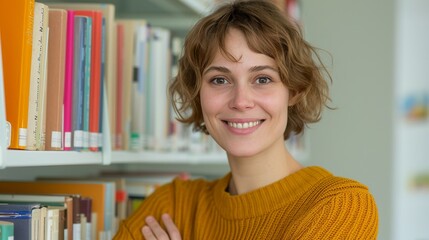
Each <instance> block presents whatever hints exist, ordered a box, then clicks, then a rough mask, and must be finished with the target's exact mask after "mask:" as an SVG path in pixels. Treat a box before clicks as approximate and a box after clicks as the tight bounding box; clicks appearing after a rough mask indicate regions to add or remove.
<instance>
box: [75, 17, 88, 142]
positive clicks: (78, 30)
mask: <svg viewBox="0 0 429 240" xmlns="http://www.w3.org/2000/svg"><path fill="white" fill-rule="evenodd" d="M90 22H91V19H90V18H89V17H84V16H75V25H74V26H75V31H74V32H75V35H74V79H73V114H72V119H73V121H72V126H73V149H74V150H82V149H83V147H84V135H85V134H84V111H85V110H84V108H85V85H86V82H89V77H88V74H86V73H85V72H86V68H87V64H90V63H87V61H88V57H89V62H91V61H90V55H91V54H88V51H87V42H88V38H90V36H88V32H89V34H91V31H88V30H87V28H88V25H89V26H90ZM88 67H89V66H88Z"/></svg>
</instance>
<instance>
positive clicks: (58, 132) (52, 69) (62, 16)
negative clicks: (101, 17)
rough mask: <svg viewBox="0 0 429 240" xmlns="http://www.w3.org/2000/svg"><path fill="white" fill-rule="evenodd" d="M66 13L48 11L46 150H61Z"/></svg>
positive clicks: (57, 10)
mask: <svg viewBox="0 0 429 240" xmlns="http://www.w3.org/2000/svg"><path fill="white" fill-rule="evenodd" d="M66 39H67V11H66V10H63V9H52V8H51V9H49V46H48V79H47V82H48V87H47V107H46V116H47V118H46V141H45V149H46V150H62V149H63V137H62V134H63V133H62V132H63V130H62V128H63V102H64V84H65V66H66V42H67V41H66Z"/></svg>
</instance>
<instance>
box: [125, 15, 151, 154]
mask: <svg viewBox="0 0 429 240" xmlns="http://www.w3.org/2000/svg"><path fill="white" fill-rule="evenodd" d="M149 33H150V27H149V24H148V23H146V22H145V21H144V20H142V21H141V23H140V25H139V26H138V27H137V29H136V33H135V34H136V36H135V39H136V41H135V47H134V49H135V51H134V71H133V83H132V92H131V98H132V99H131V104H132V108H131V114H132V115H131V129H130V132H131V133H130V134H131V136H130V144H129V145H130V149H131V150H134V151H141V150H143V148H144V142H143V134H144V125H145V108H144V107H145V105H146V103H145V101H146V99H145V89H144V86H145V82H146V81H148V79H147V75H148V65H149V36H150V34H149Z"/></svg>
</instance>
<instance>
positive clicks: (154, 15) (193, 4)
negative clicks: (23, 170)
mask: <svg viewBox="0 0 429 240" xmlns="http://www.w3.org/2000/svg"><path fill="white" fill-rule="evenodd" d="M40 2H42V3H51V2H58V1H57V0H54V1H52V0H41V1H40ZM66 2H78V3H79V2H82V3H84V2H85V1H83V0H76V1H75V0H73V1H66ZM93 2H94V3H111V4H114V5H115V7H116V16H117V17H118V18H137V17H140V18H141V17H144V18H145V19H147V20H148V22H150V23H151V24H153V25H154V26H161V27H165V28H168V29H171V30H173V31H174V33H175V34H176V35H184V34H186V31H187V30H188V29H189V28H190V27H191V26H192V24H194V23H195V21H197V20H198V19H199V18H200V17H201V15H203V14H205V13H206V12H207V11H208V9H211V6H212V5H213V4H214V1H212V0H205V1H197V0H174V1H171V0H162V1H160V0H157V1H153V0H145V1H137V0H126V1H118V0H107V1H106V0H104V1H101V0H95V1H93ZM3 61H4V60H3ZM0 73H1V71H0ZM2 77H3V76H2V74H0V115H1V116H0V125H1V126H6V119H5V115H6V114H5V112H6V111H5V110H6V109H5V95H4V85H3V79H2ZM105 96H106V95H105ZM103 105H104V109H107V107H106V106H107V100H106V99H104V103H103ZM108 120H109V118H108V113H107V111H104V114H103V122H104V123H105V124H104V129H103V146H104V147H103V150H102V151H101V152H77V151H27V150H11V149H7V148H6V147H5V146H7V141H8V137H7V135H8V130H7V128H1V129H0V169H7V168H9V169H10V168H15V167H42V166H64V165H77V166H80V165H101V166H102V165H111V164H128V163H139V164H140V163H148V164H158V163H160V164H168V163H173V164H193V165H198V164H216V165H219V164H220V165H223V164H226V156H225V155H224V154H222V153H213V154H211V153H204V154H200V153H188V152H156V151H141V152H131V151H112V146H111V142H110V141H109V139H111V136H110V131H108V128H107V127H106V125H107V124H108ZM106 123H107V124H106Z"/></svg>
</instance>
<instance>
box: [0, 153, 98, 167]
mask: <svg viewBox="0 0 429 240" xmlns="http://www.w3.org/2000/svg"><path fill="white" fill-rule="evenodd" d="M3 156H4V158H3V166H0V167H32V166H59V165H87V164H98V165H101V164H103V155H102V153H101V152H75V151H26V150H6V151H4V155H3Z"/></svg>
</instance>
